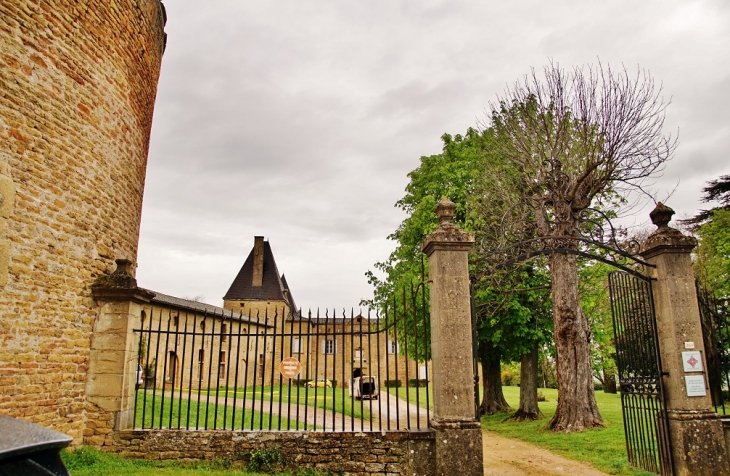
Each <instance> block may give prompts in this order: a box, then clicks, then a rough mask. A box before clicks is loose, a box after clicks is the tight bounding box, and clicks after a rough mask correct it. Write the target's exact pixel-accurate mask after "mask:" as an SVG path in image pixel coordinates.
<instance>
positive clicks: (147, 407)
mask: <svg viewBox="0 0 730 476" xmlns="http://www.w3.org/2000/svg"><path fill="white" fill-rule="evenodd" d="M297 391H298V396H297ZM207 393H208V394H209V396H208V395H207V394H206V391H201V394H200V400H199V401H196V399H197V398H198V397H197V391H193V392H192V394H191V400H190V401H188V399H187V398H186V397H187V393H186V392H185V391H183V398H182V399H180V398H178V397H179V395H180V394H179V389H175V391H174V395H175V397H173V398H171V397H170V390H169V389H166V390H165V394H164V397H165V398H164V401H163V399H162V391H159V392H158V393H156V394H155V398H154V411H153V410H152V407H153V398H152V393H151V392H150V391H149V390H148V391H147V398H146V403H145V393H144V390H140V391H139V392H138V394H137V411H136V419H135V427H137V428H139V427H142V414H143V410H144V428H160V427H162V428H178V427H182V428H187V427H189V428H196V429H197V428H236V429H241V428H243V429H244V430H251V429H253V430H257V429H264V430H267V429H270V428H271V429H277V428H281V429H289V428H303V426H304V423H303V422H299V425H298V426H297V421H296V409H294V408H292V409H291V413H288V408H287V404H288V403H289V402H291V403H292V404H298V405H305V406H310V407H316V408H323V409H325V410H326V412H327V418H328V419H329V418H331V415H332V412H335V413H341V414H343V415H346V416H349V417H352V418H357V419H363V420H365V421H369V420H370V419H371V413H370V411H369V409H368V404H367V403H362V402H360V401H356V400H354V399H352V398H350V396H349V395H348V394H347V390H344V389H340V388H317V389H316V394H315V389H313V388H302V387H296V386H291V387H290V386H282V387H281V390H280V389H279V387H278V386H275V387H272V386H267V387H256V388H253V387H249V388H246V389H244V388H235V389H234V388H228V389H226V387H221V388H218V389H214V388H213V389H210V390H208V391H207ZM216 395H217V398H218V401H219V402H220V405H218V406H217V407H216V405H215V401H216ZM244 396H245V400H246V403H247V404H249V403H251V402H253V407H254V408H253V409H251V408H246V409H245V411H244V409H243V408H241V407H240V405H242V402H243V400H244ZM226 397H227V398H228V400H227V402H226V400H225V399H226ZM234 398H235V402H236V404H237V405H239V406H238V407H236V408H235V409H234ZM206 399H209V402H208V403H206ZM279 402H281V403H282V407H281V414H280V415H279V414H277V410H279ZM225 403H228V404H227V405H226V404H225ZM272 404H273V411H272V412H271V415H269V413H267V412H266V410H269V408H271V407H272ZM188 412H189V416H188ZM299 414H300V416H302V417H303V416H304V414H303V413H302V412H301V410H300V412H299ZM287 415H289V416H290V417H291V418H292V419H287V418H286V417H287ZM188 418H189V419H188ZM234 418H235V420H234ZM187 422H189V423H187ZM318 426H319V425H318ZM307 428H308V429H314V428H312V425H307Z"/></svg>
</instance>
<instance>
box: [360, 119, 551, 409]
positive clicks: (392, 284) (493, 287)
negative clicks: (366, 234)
mask: <svg viewBox="0 0 730 476" xmlns="http://www.w3.org/2000/svg"><path fill="white" fill-rule="evenodd" d="M442 139H443V142H444V148H443V152H442V153H441V154H438V155H433V156H429V157H422V158H421V164H420V166H419V167H418V168H417V169H415V170H413V171H412V172H411V173H410V174H409V177H410V182H409V184H408V186H407V187H406V195H405V196H404V197H403V198H402V199H401V200H399V201H398V202H397V203H396V206H398V207H400V208H401V209H403V210H404V211H405V212H406V213H407V214H408V217H407V218H406V219H405V220H404V221H403V223H401V225H400V226H399V227H398V229H397V230H396V231H395V232H394V233H393V234H392V235H391V236H390V237H389V238H391V239H393V240H394V241H396V242H397V246H396V249H395V250H394V251H393V253H391V255H390V256H389V258H388V260H387V261H385V262H380V263H376V265H375V267H376V269H377V270H379V271H380V272H381V273H382V274H383V275H384V278H379V277H378V276H377V275H376V274H375V273H373V272H368V273H367V276H368V279H369V281H370V283H371V284H372V285H373V286H374V298H373V299H372V300H370V301H364V302H363V304H366V305H370V306H373V307H378V308H380V309H382V308H384V307H385V306H388V307H391V308H393V307H397V306H401V304H399V303H400V302H403V301H405V300H407V299H404V298H402V297H400V296H401V294H402V292H401V291H400V289H402V288H403V287H410V286H417V285H418V283H420V282H422V274H421V273H422V271H421V269H422V268H421V260H422V257H423V255H422V253H421V249H420V247H421V244H422V242H423V241H424V239H425V238H426V236H427V235H428V234H429V233H431V232H432V231H433V230H434V229H435V228H436V227H437V225H438V219H437V218H436V216H435V214H434V209H435V207H436V204H437V202H438V200H439V198H441V197H443V196H446V197H449V198H450V199H451V200H452V201H454V202H455V203H456V205H457V209H456V214H455V217H454V219H453V220H452V221H453V222H454V223H456V224H458V225H460V226H461V227H462V228H464V229H466V230H469V231H477V232H478V231H479V230H480V229H481V227H479V226H477V223H475V220H478V221H480V222H483V221H484V219H485V218H484V216H483V215H481V214H478V215H477V214H474V213H473V211H472V209H473V206H474V200H473V197H474V187H475V177H476V176H477V175H479V174H481V171H482V169H483V168H484V167H485V163H487V162H489V161H490V160H496V159H495V157H493V156H490V153H489V151H490V150H492V148H491V147H490V145H489V143H490V141H491V140H493V139H494V136H493V134H492V133H491V132H490V131H486V132H485V133H480V132H478V131H476V130H475V129H469V130H468V131H467V133H466V134H465V135H463V136H462V135H456V136H451V135H448V134H445V135H444V136H443V137H442ZM498 212H499V211H498V210H495V213H493V214H492V215H490V218H491V219H495V217H496V215H497V214H498ZM472 262H473V263H474V264H473V265H472V266H471V270H470V273H471V274H472V276H473V281H474V284H475V301H476V314H477V322H478V340H479V346H478V352H477V353H478V358H479V360H480V362H481V365H482V369H483V372H482V374H483V379H482V386H483V389H484V399H483V401H482V405H481V411H482V412H483V413H493V412H495V411H502V410H508V409H509V406H508V404H507V402H506V400H505V399H504V396H503V395H502V390H501V380H500V360H501V359H502V358H503V357H504V358H508V359H517V360H519V359H520V356H521V355H522V353H523V352H528V351H529V350H530V349H531V348H532V347H533V344H532V342H533V341H535V340H537V341H540V340H541V339H543V338H544V335H543V333H542V332H538V331H532V328H534V327H536V326H537V324H536V323H535V322H533V321H535V319H534V316H533V315H532V313H531V312H530V306H532V305H534V304H535V303H540V304H541V305H542V303H544V299H537V298H536V297H534V296H532V295H529V294H523V293H515V292H514V289H515V287H519V286H521V285H523V283H522V281H523V280H526V279H527V278H528V277H529V269H531V268H530V267H528V268H527V270H526V271H524V274H523V275H520V274H519V273H514V272H512V273H506V272H503V273H491V274H490V275H488V276H486V275H485V274H484V273H480V272H479V271H480V269H479V266H480V260H478V259H472ZM532 279H533V280H535V279H538V275H537V274H535V273H534V272H533V273H532ZM500 286H504V289H508V290H507V291H505V290H504V289H502V288H500ZM527 287H528V288H529V287H530V286H529V285H527ZM541 289H543V290H544V289H545V288H544V286H543V288H541ZM400 309H404V308H403V307H401V308H400ZM408 315H409V318H408V319H406V320H405V321H404V323H405V322H407V326H408V327H409V328H410V327H412V326H413V325H421V324H422V325H423V326H424V327H426V326H428V316H427V315H424V316H419V315H417V314H416V313H409V314H408ZM528 337H529V338H528ZM408 338H409V333H408V331H407V329H403V331H402V332H400V333H399V339H408ZM412 347H413V346H410V348H412ZM417 358H419V359H425V358H428V354H427V353H425V352H424V353H423V354H420V355H418V356H417ZM528 388H529V387H525V389H528ZM534 393H535V400H536V393H537V389H536V387H535V391H534ZM535 408H536V401H535ZM537 412H538V411H531V413H535V414H536V413H537Z"/></svg>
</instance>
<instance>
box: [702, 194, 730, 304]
mask: <svg viewBox="0 0 730 476" xmlns="http://www.w3.org/2000/svg"><path fill="white" fill-rule="evenodd" d="M697 234H698V235H699V238H700V239H699V247H698V249H697V260H696V261H695V269H696V270H697V275H698V277H699V279H700V281H701V282H702V283H703V284H704V285H705V287H707V288H708V289H709V290H711V291H712V292H713V293H714V294H715V295H716V296H717V297H719V298H728V297H730V209H724V208H718V209H715V210H713V211H712V212H711V213H710V215H709V216H708V219H707V221H706V222H705V223H703V224H702V225H700V227H699V228H698V229H697Z"/></svg>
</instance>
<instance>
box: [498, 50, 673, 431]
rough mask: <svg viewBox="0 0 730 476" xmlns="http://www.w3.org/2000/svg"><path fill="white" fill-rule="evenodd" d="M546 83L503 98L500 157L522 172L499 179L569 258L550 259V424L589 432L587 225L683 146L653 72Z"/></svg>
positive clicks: (550, 78)
mask: <svg viewBox="0 0 730 476" xmlns="http://www.w3.org/2000/svg"><path fill="white" fill-rule="evenodd" d="M544 76H545V77H544V78H540V77H538V74H537V73H536V72H535V71H534V70H533V72H532V74H531V75H528V76H525V78H524V79H523V81H521V82H517V83H515V85H514V86H513V87H512V88H511V89H508V90H507V91H506V93H505V95H504V96H503V97H500V98H498V103H497V104H492V105H491V109H492V114H491V124H490V126H491V127H492V128H493V129H494V131H495V133H496V134H497V136H498V137H499V139H500V140H497V141H495V144H496V146H497V147H498V148H499V153H500V154H501V155H503V156H504V157H505V158H507V159H508V160H509V161H510V162H511V163H512V165H513V167H511V170H514V169H515V168H516V169H517V170H519V171H520V173H519V174H516V175H515V174H511V173H510V174H505V175H504V176H503V177H500V179H501V180H502V187H506V188H507V189H510V190H518V191H521V192H523V194H522V197H521V204H522V205H523V206H524V209H525V210H527V211H526V213H525V217H529V219H530V221H531V224H532V226H533V227H534V231H535V233H536V235H537V237H538V239H539V241H540V243H541V245H542V246H543V247H545V248H546V249H553V250H559V251H560V252H557V253H552V254H550V255H549V256H548V266H549V269H550V275H551V279H552V287H551V292H552V302H553V321H554V332H555V334H554V339H555V345H556V350H557V374H558V394H559V397H558V407H557V410H556V412H555V415H554V417H553V419H552V420H551V422H550V426H551V428H552V429H553V430H555V431H566V432H567V431H581V430H583V429H584V428H591V427H596V426H601V425H602V422H603V420H602V418H601V415H600V413H599V411H598V407H597V406H596V401H595V395H594V390H593V372H592V368H591V342H590V325H589V322H588V320H587V318H586V316H585V314H584V313H583V310H582V309H581V306H580V300H579V294H578V266H577V260H576V255H575V252H576V251H578V250H579V247H580V241H579V240H578V238H580V237H581V236H582V235H583V234H584V232H586V231H587V228H589V225H588V224H587V222H586V219H585V218H584V217H586V213H587V212H589V211H590V209H591V206H592V205H594V204H595V203H596V202H600V201H601V200H604V199H610V196H609V195H611V194H613V193H617V192H618V193H623V192H624V191H626V190H627V189H630V188H635V189H639V190H643V188H642V187H643V185H644V183H645V181H646V180H647V179H650V178H652V177H655V176H656V175H657V174H658V173H659V172H660V171H661V170H662V168H663V167H662V166H663V164H664V163H665V162H666V161H667V160H669V159H670V157H671V156H672V154H673V151H674V149H675V147H676V139H674V140H673V139H672V138H671V136H668V137H666V136H664V135H663V131H662V128H663V124H664V112H665V109H666V107H667V103H665V102H664V101H663V100H662V98H661V87H660V88H656V87H655V85H654V81H653V80H652V78H651V76H650V75H649V74H648V73H647V72H645V71H644V72H642V71H640V72H638V73H637V74H636V75H635V76H631V75H629V73H628V72H627V71H626V70H625V69H624V70H622V71H620V72H614V71H612V70H611V68H610V67H604V66H602V65H601V64H599V65H598V66H595V67H594V66H588V67H580V68H574V69H573V70H572V71H569V72H566V71H564V70H562V69H561V68H560V67H559V65H556V64H550V65H548V66H547V67H545V69H544ZM487 173H490V174H497V173H499V170H495V171H491V170H490V171H487ZM593 220H595V215H594V216H593Z"/></svg>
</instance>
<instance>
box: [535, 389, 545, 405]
mask: <svg viewBox="0 0 730 476" xmlns="http://www.w3.org/2000/svg"><path fill="white" fill-rule="evenodd" d="M537 401H538V402H547V398H545V394H544V393H542V392H540V391H539V390H538V392H537Z"/></svg>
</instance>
